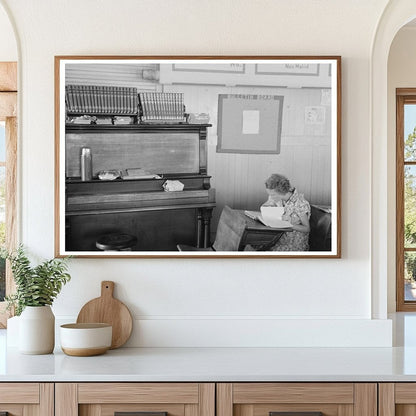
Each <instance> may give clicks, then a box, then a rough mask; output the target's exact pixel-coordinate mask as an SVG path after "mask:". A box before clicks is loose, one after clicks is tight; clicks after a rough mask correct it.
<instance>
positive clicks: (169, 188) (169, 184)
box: [163, 180, 185, 192]
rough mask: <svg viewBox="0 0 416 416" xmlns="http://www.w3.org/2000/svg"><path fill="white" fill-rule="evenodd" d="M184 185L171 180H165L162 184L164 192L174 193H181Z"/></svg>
mask: <svg viewBox="0 0 416 416" xmlns="http://www.w3.org/2000/svg"><path fill="white" fill-rule="evenodd" d="M184 186H185V185H184V184H183V183H182V182H180V181H171V180H167V181H166V182H165V183H164V184H163V189H164V190H165V191H166V192H175V191H183V188H184Z"/></svg>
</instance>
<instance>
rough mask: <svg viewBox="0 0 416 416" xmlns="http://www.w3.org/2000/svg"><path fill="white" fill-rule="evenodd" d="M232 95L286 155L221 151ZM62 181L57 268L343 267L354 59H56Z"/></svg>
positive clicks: (249, 122) (251, 128)
mask: <svg viewBox="0 0 416 416" xmlns="http://www.w3.org/2000/svg"><path fill="white" fill-rule="evenodd" d="M175 65H176V66H175ZM187 65H189V71H187ZM268 65H270V70H267V66H268ZM259 67H261V69H262V70H261V71H260V72H259V71H258V70H257V69H258V68H259ZM178 68H180V70H178ZM282 68H283V70H282ZM284 68H286V69H284ZM311 73H313V74H316V75H314V76H311ZM221 94H222V95H224V94H230V95H238V94H241V95H242V96H244V95H246V96H247V95H250V96H260V97H267V96H270V97H271V96H279V97H282V99H281V103H282V105H281V107H280V109H281V126H280V128H281V143H279V144H280V149H279V151H280V152H279V153H277V154H275V153H273V154H262V153H261V152H252V151H248V152H244V153H241V152H240V153H238V152H232V151H231V152H227V153H221V152H218V146H217V145H218V134H219V132H218V129H217V127H218V119H219V117H220V114H219V105H218V103H219V96H220V95H221ZM270 101H271V102H272V101H273V100H270ZM308 109H309V110H308ZM310 109H319V110H320V111H319V122H315V119H314V118H313V117H314V115H315V114H310V115H307V113H308V111H309V112H310ZM321 110H322V111H321ZM263 113H266V112H265V111H260V110H257V109H256V108H255V106H254V107H253V106H251V107H250V108H249V109H247V111H246V110H244V111H242V112H241V117H242V120H241V123H239V124H238V128H237V130H238V131H237V132H236V133H238V134H239V135H240V136H241V135H245V134H249V135H252V136H253V137H256V134H257V133H258V134H257V136H258V137H263V136H262V130H261V129H262V128H263V126H264V125H265V123H264V120H263V119H262V117H263ZM269 114H270V112H268V116H270V115H269ZM272 114H273V113H272ZM279 116H280V115H279V114H277V115H276V117H279ZM308 117H309V118H308ZM309 119H310V120H312V121H310V120H309ZM308 120H309V122H308ZM240 130H241V131H240ZM274 174H278V175H280V176H273V175H274ZM55 178H56V180H55V255H56V256H57V257H62V256H67V255H73V256H77V257H111V258H116V257H117V258H123V257H124V258H126V257H139V258H140V257H143V258H340V257H341V57H339V56H227V57H224V56H56V57H55ZM265 203H266V205H273V206H276V207H277V208H278V209H270V210H265V209H264V210H263V209H262V213H260V212H258V211H260V209H261V207H263V205H264V204H265ZM279 207H283V208H284V210H283V217H278V216H277V217H276V215H282V214H281V211H280V210H279ZM268 215H271V216H272V217H271V221H272V223H269V222H268V221H269V219H268V218H267V216H268ZM253 216H254V217H255V219H253ZM273 216H274V217H273ZM305 218H306V220H305ZM261 221H265V222H266V223H267V224H269V225H270V224H271V225H272V227H270V226H266V225H264V224H263V223H262V222H261ZM273 221H274V222H273ZM279 221H280V222H279ZM299 241H300V242H299Z"/></svg>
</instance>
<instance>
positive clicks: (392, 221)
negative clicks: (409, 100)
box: [387, 26, 416, 312]
mask: <svg viewBox="0 0 416 416" xmlns="http://www.w3.org/2000/svg"><path fill="white" fill-rule="evenodd" d="M415 42H416V26H412V27H404V28H402V29H401V30H400V31H399V32H398V33H397V35H396V37H395V38H394V40H393V43H392V44H391V48H390V54H389V64H388V91H387V93H388V132H387V137H388V142H387V143H388V151H387V154H388V161H387V177H388V201H389V205H388V225H389V228H388V235H389V238H388V242H389V244H388V251H389V256H388V258H389V260H390V261H389V263H388V277H389V279H388V287H389V290H388V293H389V296H388V310H389V312H395V310H396V261H395V256H396V244H395V241H396V239H395V235H396V226H395V225H396V207H395V201H396V181H395V175H396V88H415V87H416V50H415Z"/></svg>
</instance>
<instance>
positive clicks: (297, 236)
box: [263, 173, 311, 251]
mask: <svg viewBox="0 0 416 416" xmlns="http://www.w3.org/2000/svg"><path fill="white" fill-rule="evenodd" d="M265 185H266V191H267V194H268V195H269V197H268V199H267V201H266V202H265V203H264V204H263V206H269V207H270V206H271V207H284V213H283V216H282V220H285V221H289V222H290V223H291V224H292V226H293V231H292V232H287V233H284V234H283V235H282V237H281V238H280V240H279V241H278V242H277V243H276V244H275V245H274V246H272V248H271V250H272V251H308V250H309V231H310V225H309V218H310V216H311V207H310V204H309V202H308V201H306V199H305V198H304V196H303V194H300V193H298V191H297V190H296V188H293V187H292V186H291V184H290V181H289V179H287V178H286V177H285V176H283V175H279V174H277V173H274V174H272V175H271V176H270V177H269V178H268V179H267V180H266V182H265Z"/></svg>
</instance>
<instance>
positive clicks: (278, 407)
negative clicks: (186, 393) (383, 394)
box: [216, 383, 416, 416]
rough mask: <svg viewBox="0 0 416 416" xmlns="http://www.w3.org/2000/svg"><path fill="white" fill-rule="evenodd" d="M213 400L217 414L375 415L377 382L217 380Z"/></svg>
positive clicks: (256, 415)
mask: <svg viewBox="0 0 416 416" xmlns="http://www.w3.org/2000/svg"><path fill="white" fill-rule="evenodd" d="M415 397H416V396H415ZM216 399H217V402H216V405H217V416H283V415H284V416H377V384H376V383H219V384H217V394H216Z"/></svg>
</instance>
